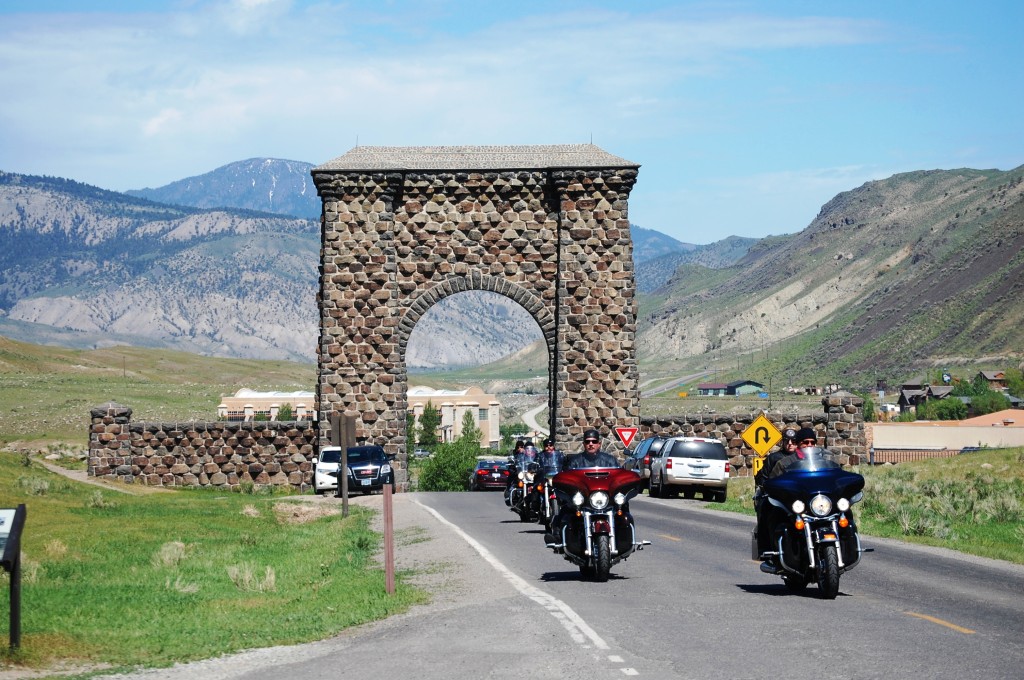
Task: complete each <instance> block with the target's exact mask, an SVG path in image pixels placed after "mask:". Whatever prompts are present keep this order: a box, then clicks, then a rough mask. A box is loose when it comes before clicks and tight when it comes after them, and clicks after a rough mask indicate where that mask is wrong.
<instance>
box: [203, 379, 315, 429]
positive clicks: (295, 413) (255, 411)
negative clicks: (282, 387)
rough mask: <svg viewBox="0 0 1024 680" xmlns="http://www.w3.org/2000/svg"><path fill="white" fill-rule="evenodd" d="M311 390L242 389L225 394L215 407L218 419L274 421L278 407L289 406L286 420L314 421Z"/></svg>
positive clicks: (313, 397) (313, 401)
mask: <svg viewBox="0 0 1024 680" xmlns="http://www.w3.org/2000/svg"><path fill="white" fill-rule="evenodd" d="M315 401H316V395H315V394H313V393H312V392H301V391H300V392H257V391H256V390H250V389H247V388H244V387H243V388H242V389H240V390H238V391H237V392H235V394H234V396H231V397H224V400H223V401H222V402H221V403H220V405H219V406H217V418H218V420H235V421H250V422H251V421H253V420H277V418H278V414H279V413H280V411H281V407H282V406H285V405H287V406H288V407H289V408H290V409H291V412H292V414H291V416H290V417H289V418H288V420H316V409H315V408H314V403H315Z"/></svg>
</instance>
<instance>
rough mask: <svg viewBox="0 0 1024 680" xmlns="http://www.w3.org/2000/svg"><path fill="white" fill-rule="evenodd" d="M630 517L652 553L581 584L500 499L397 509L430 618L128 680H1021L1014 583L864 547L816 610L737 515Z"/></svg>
mask: <svg viewBox="0 0 1024 680" xmlns="http://www.w3.org/2000/svg"><path fill="white" fill-rule="evenodd" d="M324 502H330V500H327V501H324ZM633 506H634V507H633V510H634V514H635V515H636V517H637V519H638V525H639V527H640V529H641V532H642V536H643V537H644V538H647V539H649V540H651V541H653V542H654V545H653V546H651V547H649V548H647V549H646V550H644V551H643V552H641V553H639V554H637V555H634V556H633V557H632V558H630V559H629V560H628V561H627V562H625V563H622V564H619V565H616V566H615V567H614V568H613V574H612V578H611V579H610V580H609V582H607V583H594V582H591V581H585V580H582V579H581V578H580V577H579V572H578V569H577V568H575V567H573V566H572V565H570V564H569V563H568V562H565V561H564V560H563V559H562V558H561V557H559V556H556V555H554V554H552V553H550V552H549V551H547V550H545V549H544V548H543V547H542V540H543V539H542V537H541V533H540V527H539V526H537V525H534V524H528V523H521V522H520V521H519V520H518V518H517V517H516V516H515V515H513V514H512V513H510V512H509V511H508V509H507V508H506V507H505V505H504V503H503V502H502V499H501V496H500V494H498V493H485V492H484V493H461V494H400V495H399V496H397V497H396V528H400V527H402V526H410V525H416V526H420V527H421V528H422V529H423V530H424V531H425V532H426V534H427V535H428V536H429V540H427V541H417V542H413V543H410V544H408V545H401V544H399V546H398V549H397V555H398V562H399V568H408V567H409V566H410V565H413V567H414V568H420V569H421V570H422V571H425V572H432V573H433V578H434V580H433V581H431V580H430V578H431V576H430V574H427V575H426V576H427V579H428V580H427V582H425V583H424V584H423V585H424V587H428V588H430V589H431V590H432V591H433V592H434V593H435V600H434V603H433V604H431V605H429V606H425V607H419V608H416V609H414V610H413V611H411V612H410V613H408V614H405V615H402V616H399V617H394V618H392V619H389V620H387V621H384V622H380V623H377V624H372V625H370V626H364V627H361V628H359V629H356V630H353V631H350V632H349V633H347V634H345V635H342V636H340V637H338V638H334V639H332V640H327V641H324V642H320V643H315V644H312V645H299V646H295V647H285V648H274V649H271V650H257V651H254V652H249V653H246V654H241V655H235V656H233V657H229V658H227V659H218V660H214V661H209V662H203V663H201V664H190V665H186V666H181V667H178V668H175V669H168V670H161V671H155V672H146V673H141V674H135V675H133V676H131V677H137V678H149V679H151V680H152V679H153V678H164V679H167V680H184V679H185V678H192V677H203V678H246V679H257V678H268V679H269V678H281V677H288V678H320V677H325V678H326V677H331V678H337V677H343V678H344V677H353V678H354V677H360V678H366V677H369V678H376V677H391V678H423V679H424V680H433V679H438V680H440V679H442V678H444V679H448V678H450V677H452V676H456V677H469V678H476V677H489V678H524V677H528V678H581V679H588V680H589V679H594V678H612V677H615V678H619V677H623V676H624V675H625V676H641V677H648V678H759V679H760V678H769V677H786V678H815V677H830V678H892V677H929V678H957V679H958V680H960V679H961V678H963V677H988V678H1010V677H1021V671H1020V669H1021V668H1022V667H1024V568H1022V567H1018V566H1015V565H1008V564H1005V563H1000V562H995V561H991V560H984V559H979V558H970V557H964V556H961V555H958V554H956V553H952V552H949V551H944V550H938V549H931V548H919V547H912V546H906V545H904V544H902V543H899V542H895V541H885V540H879V539H868V540H867V541H866V543H867V544H868V545H869V546H871V547H874V548H876V552H874V553H871V554H869V555H867V556H865V561H864V563H863V564H862V565H860V566H858V567H857V568H856V569H855V570H854V571H852V572H850V573H848V574H845V575H843V577H842V581H841V584H840V589H841V594H840V596H839V597H838V598H837V599H836V600H833V601H826V600H820V599H818V598H817V597H816V588H814V587H813V586H811V587H809V588H808V590H807V592H806V593H805V594H803V595H792V594H789V593H788V592H787V591H786V589H785V587H784V586H783V585H782V583H781V581H780V580H779V579H777V578H775V577H772V576H768V575H765V574H762V573H760V572H759V571H758V569H757V565H756V563H754V562H752V561H751V560H750V559H749V532H750V528H751V526H752V519H750V518H748V517H742V516H737V515H734V514H730V513H723V512H719V511H716V510H710V509H705V508H703V503H702V502H700V501H686V500H681V499H647V498H642V499H636V500H635V501H634V503H633ZM431 565H433V566H432V567H431ZM439 566H440V568H438V567H439ZM438 578H440V580H437V579H438Z"/></svg>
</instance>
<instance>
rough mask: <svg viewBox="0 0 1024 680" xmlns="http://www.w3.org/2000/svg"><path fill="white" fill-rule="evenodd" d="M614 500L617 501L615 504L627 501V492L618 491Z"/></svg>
mask: <svg viewBox="0 0 1024 680" xmlns="http://www.w3.org/2000/svg"><path fill="white" fill-rule="evenodd" d="M612 500H614V501H615V505H622V504H624V503H625V502H626V494H624V493H617V494H615V498H613V499H612Z"/></svg>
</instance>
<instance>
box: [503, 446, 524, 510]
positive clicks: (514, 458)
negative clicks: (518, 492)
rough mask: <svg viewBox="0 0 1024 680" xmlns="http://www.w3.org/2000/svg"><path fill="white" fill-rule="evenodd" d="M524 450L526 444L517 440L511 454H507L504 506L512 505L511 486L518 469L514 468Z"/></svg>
mask: <svg viewBox="0 0 1024 680" xmlns="http://www.w3.org/2000/svg"><path fill="white" fill-rule="evenodd" d="M525 449H526V442H525V441H524V440H522V439H517V440H516V443H515V445H514V446H513V447H512V452H511V453H509V454H508V461H509V466H508V478H507V480H506V481H505V505H509V506H511V505H512V499H511V491H512V484H513V483H514V482H515V480H516V473H517V472H518V469H517V468H516V466H517V465H518V464H519V456H520V454H522V453H523V451H524V450H525Z"/></svg>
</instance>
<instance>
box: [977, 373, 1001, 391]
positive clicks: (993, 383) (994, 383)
mask: <svg viewBox="0 0 1024 680" xmlns="http://www.w3.org/2000/svg"><path fill="white" fill-rule="evenodd" d="M978 375H980V376H981V377H982V378H984V379H985V380H986V381H988V386H989V389H991V390H995V391H996V392H1000V391H1002V390H1005V389H1006V373H1005V372H1003V371H978Z"/></svg>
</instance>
